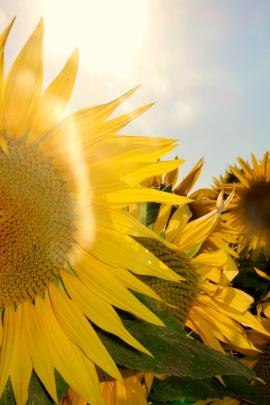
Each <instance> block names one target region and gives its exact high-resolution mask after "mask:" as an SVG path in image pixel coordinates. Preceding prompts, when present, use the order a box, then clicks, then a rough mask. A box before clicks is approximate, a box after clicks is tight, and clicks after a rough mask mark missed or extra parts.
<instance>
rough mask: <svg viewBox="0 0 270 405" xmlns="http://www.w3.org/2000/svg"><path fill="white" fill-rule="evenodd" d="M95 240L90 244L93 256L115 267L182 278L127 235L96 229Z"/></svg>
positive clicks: (142, 273)
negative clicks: (104, 259) (105, 260)
mask: <svg viewBox="0 0 270 405" xmlns="http://www.w3.org/2000/svg"><path fill="white" fill-rule="evenodd" d="M96 238H97V242H96V243H95V244H93V245H92V246H91V256H89V257H91V260H92V258H93V256H95V257H96V258H98V259H100V261H101V262H103V258H104V257H106V258H107V261H108V262H109V263H110V264H111V265H112V266H116V267H119V266H120V267H124V268H126V269H128V270H130V271H132V272H133V273H136V274H140V275H147V276H154V277H160V278H162V279H164V280H171V281H179V280H182V279H183V278H182V277H180V276H179V275H178V274H176V273H175V272H173V271H172V270H171V269H169V267H167V266H166V265H165V264H164V263H163V262H161V261H160V260H159V259H158V258H157V257H156V256H155V255H153V254H152V253H151V252H149V251H148V250H147V249H145V248H144V247H143V246H142V245H141V244H140V243H138V242H136V241H135V240H134V239H133V238H130V237H129V236H127V235H119V234H118V233H116V232H113V231H110V230H109V229H102V228H101V227H100V228H99V229H98V234H97V235H96Z"/></svg>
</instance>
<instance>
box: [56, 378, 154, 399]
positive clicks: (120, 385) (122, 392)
mask: <svg viewBox="0 0 270 405" xmlns="http://www.w3.org/2000/svg"><path fill="white" fill-rule="evenodd" d="M126 371H127V372H128V370H126ZM128 374H129V375H128ZM123 377H124V380H123V381H117V380H112V379H111V380H108V381H102V382H101V383H100V389H101V394H102V398H103V400H104V403H105V405H147V404H148V402H147V396H148V394H149V392H150V390H151V386H152V382H153V378H154V376H153V374H151V373H143V372H129V373H127V375H126V376H124V375H123ZM86 404H87V402H86V401H85V400H84V399H83V398H82V397H80V396H79V395H78V394H77V393H76V392H74V391H73V390H72V389H70V388H69V390H68V393H67V395H66V397H65V398H64V399H63V400H62V401H61V402H60V403H59V405H86Z"/></svg>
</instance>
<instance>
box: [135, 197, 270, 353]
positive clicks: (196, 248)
mask: <svg viewBox="0 0 270 405" xmlns="http://www.w3.org/2000/svg"><path fill="white" fill-rule="evenodd" d="M218 201H219V202H218V207H217V208H216V209H214V210H213V211H211V212H209V213H208V214H206V215H204V216H202V217H199V218H197V219H195V220H193V221H192V220H190V216H191V213H190V210H189V208H188V206H187V205H186V204H185V205H182V206H181V207H178V208H175V207H172V206H170V205H168V204H161V205H160V208H159V212H158V216H157V218H156V220H155V223H154V225H153V230H154V231H156V232H157V233H158V234H160V235H163V236H164V238H165V240H166V241H167V242H168V244H167V247H164V246H163V245H161V244H160V242H158V241H155V240H150V239H145V238H141V239H140V241H141V242H142V243H143V244H144V245H145V246H146V247H147V248H148V249H149V250H150V251H152V252H153V253H154V254H155V255H156V256H157V257H158V258H159V259H160V260H161V261H163V262H164V263H165V264H166V265H167V266H168V267H170V268H171V269H173V270H174V271H175V272H177V273H178V274H179V275H181V276H182V277H183V278H184V281H183V282H181V283H178V284H177V283H174V282H170V281H164V280H159V279H157V278H155V277H151V278H146V277H143V281H144V282H146V283H147V284H148V285H149V286H150V287H151V288H152V289H154V290H155V291H156V292H157V293H158V295H159V296H160V297H161V298H162V299H163V300H164V301H165V302H166V303H167V304H168V308H171V309H172V311H173V313H174V314H175V315H176V316H177V317H178V319H180V320H181V321H182V322H183V321H184V322H185V324H186V326H188V327H189V328H190V329H191V330H193V331H194V332H196V334H198V335H199V336H200V337H201V338H202V340H203V341H204V342H205V343H206V344H208V345H209V346H211V347H213V348H215V349H217V350H224V345H225V347H228V348H231V349H234V350H237V351H240V352H243V353H249V352H253V351H254V352H256V351H257V350H258V349H257V348H256V347H255V346H254V345H253V343H252V341H251V340H250V339H248V336H247V333H246V331H245V327H246V326H247V327H249V328H252V329H255V330H258V331H260V332H261V333H263V334H265V335H268V334H269V332H267V331H266V330H265V328H263V326H262V325H261V323H260V322H259V321H258V320H257V319H256V317H255V316H253V315H252V314H251V313H250V312H249V310H248V309H249V307H250V305H251V304H252V302H253V298H252V297H251V296H249V295H248V294H246V293H245V292H243V291H241V290H238V289H236V288H233V287H232V286H231V282H232V280H233V279H234V277H235V276H236V275H237V274H238V269H237V266H236V264H235V262H234V260H233V259H232V258H231V256H230V255H229V254H228V253H227V252H225V251H224V250H223V249H215V250H212V251H201V246H203V244H204V242H205V240H206V239H207V238H208V237H209V235H210V234H211V233H212V232H213V230H214V229H215V227H216V226H217V224H218V221H219V216H220V214H221V211H220V207H222V206H224V207H223V208H225V209H226V207H227V205H226V204H227V202H228V203H230V201H226V202H225V203H223V201H222V199H221V197H219V198H218ZM143 240H145V242H143ZM166 249H167V250H166Z"/></svg>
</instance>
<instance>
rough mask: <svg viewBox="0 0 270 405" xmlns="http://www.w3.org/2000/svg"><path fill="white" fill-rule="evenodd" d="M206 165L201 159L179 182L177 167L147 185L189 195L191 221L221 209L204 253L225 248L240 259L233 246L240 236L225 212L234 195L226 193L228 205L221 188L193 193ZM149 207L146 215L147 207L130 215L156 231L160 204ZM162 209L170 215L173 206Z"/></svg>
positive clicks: (146, 183) (146, 182) (135, 209)
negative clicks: (220, 190) (156, 219)
mask: <svg viewBox="0 0 270 405" xmlns="http://www.w3.org/2000/svg"><path fill="white" fill-rule="evenodd" d="M203 163H204V161H203V159H199V160H198V162H197V163H196V164H195V165H194V166H193V167H192V169H191V170H190V171H189V172H188V173H187V175H186V176H184V178H183V179H182V180H180V181H179V182H178V181H177V179H178V177H179V168H176V169H174V170H172V171H171V172H168V173H165V174H163V175H160V176H153V177H151V178H149V179H147V180H145V181H144V182H143V184H144V185H146V186H147V187H152V188H155V189H159V190H164V191H166V192H172V193H174V194H177V195H186V196H189V198H191V201H190V203H189V204H188V208H189V211H188V210H187V212H186V215H187V216H189V218H190V220H191V221H192V220H194V219H197V218H199V217H202V216H203V215H206V214H209V213H210V212H211V211H213V210H215V209H216V208H217V207H218V210H219V213H220V215H219V216H218V218H217V221H216V223H215V226H214V227H213V229H212V231H211V232H210V233H209V235H208V237H207V238H206V240H205V241H204V243H203V244H202V245H201V250H217V249H223V250H225V251H226V252H227V253H229V254H230V255H231V256H235V257H238V255H237V253H236V252H235V250H234V249H232V248H231V246H232V245H234V244H235V243H237V241H238V238H239V234H238V232H237V231H236V230H235V229H234V228H233V226H232V224H231V222H230V221H229V220H228V218H227V216H226V213H224V207H225V206H226V208H227V209H228V207H230V204H231V201H232V197H233V192H231V194H230V195H227V194H226V196H225V197H226V198H227V201H226V202H224V201H223V195H221V194H220V192H219V191H218V190H217V189H198V190H195V191H192V188H193V187H194V185H195V184H196V182H197V180H198V178H199V176H200V173H201V171H202V168H203ZM221 200H222V201H221ZM224 204H225V205H224ZM148 205H149V206H150V209H149V210H148V211H147V210H146V211H147V213H146V215H145V212H144V211H145V208H143V207H139V206H138V205H136V206H133V207H130V212H131V213H133V215H134V216H135V217H139V218H140V220H141V221H142V222H143V223H145V224H146V225H152V228H153V229H154V230H155V229H156V227H157V226H159V225H157V224H155V223H154V220H155V218H156V215H157V212H158V209H159V204H148ZM160 210H163V211H164V212H165V211H166V212H167V214H168V215H170V209H169V207H166V205H164V206H163V207H161V208H160ZM149 211H150V213H151V212H152V213H153V215H149ZM164 218H165V217H164Z"/></svg>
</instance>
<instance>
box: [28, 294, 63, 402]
mask: <svg viewBox="0 0 270 405" xmlns="http://www.w3.org/2000/svg"><path fill="white" fill-rule="evenodd" d="M42 304H43V303H42V300H41V298H37V300H36V304H35V305H33V304H32V303H30V302H29V301H25V302H24V303H23V304H21V306H22V312H23V326H22V327H23V333H24V340H25V344H26V347H27V349H28V351H29V354H30V356H31V359H32V362H33V365H34V369H35V371H36V373H37V375H38V376H39V378H40V380H41V381H42V383H43V384H44V385H45V387H46V389H47V391H48V392H49V394H50V395H51V396H52V398H53V399H54V400H55V401H56V402H57V393H56V385H55V376H54V361H53V356H54V352H53V348H52V347H51V342H50V338H49V336H48V330H47V329H48V325H46V318H45V317H44V311H42ZM43 305H44V304H43Z"/></svg>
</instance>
